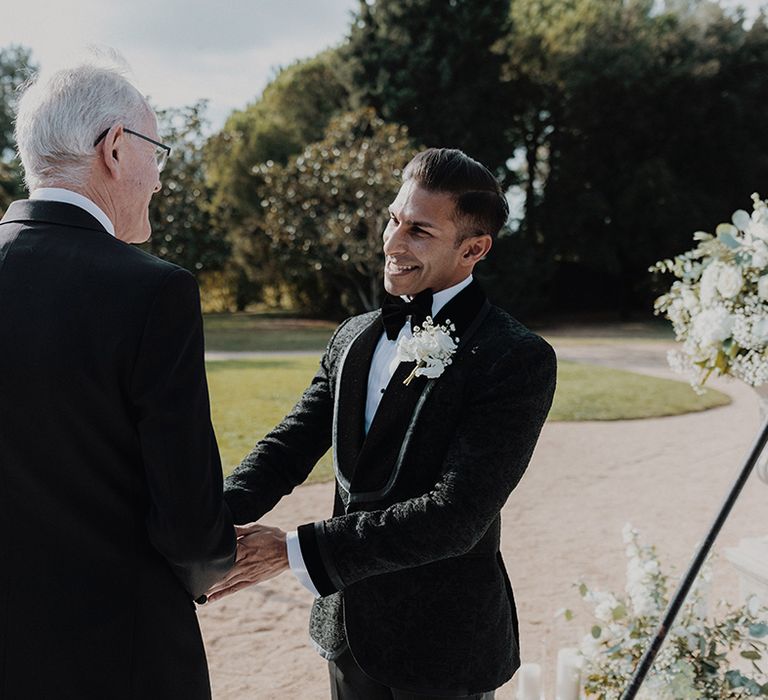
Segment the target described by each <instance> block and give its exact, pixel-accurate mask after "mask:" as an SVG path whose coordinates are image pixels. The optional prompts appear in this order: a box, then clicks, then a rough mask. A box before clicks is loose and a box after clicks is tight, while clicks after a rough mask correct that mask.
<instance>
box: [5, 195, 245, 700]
mask: <svg viewBox="0 0 768 700" xmlns="http://www.w3.org/2000/svg"><path fill="white" fill-rule="evenodd" d="M0 309H2V314H1V315H0V561H1V562H2V566H1V568H0V698H3V700H48V699H49V698H56V700H105V699H106V698H109V700H128V699H131V700H153V699H155V698H156V699H157V700H168V699H169V698H184V699H185V700H188V699H193V700H198V699H200V700H202V699H203V698H209V697H210V687H209V682H208V672H207V667H206V661H205V653H204V649H203V646H202V642H201V638H200V632H199V629H198V625H197V617H196V614H195V609H194V604H193V602H192V599H193V597H197V596H199V595H200V594H202V593H203V592H204V591H205V590H206V589H207V588H208V586H209V585H210V584H212V583H213V582H214V581H215V580H216V579H218V578H220V577H221V576H222V575H223V574H224V573H225V572H226V570H227V569H228V568H229V567H230V566H231V564H232V562H233V559H234V531H233V527H232V522H231V516H230V514H229V511H228V509H227V508H226V506H225V504H224V503H223V500H222V477H221V465H220V461H219V455H218V450H217V446H216V441H215V437H214V434H213V430H212V427H211V423H210V412H209V404H208V391H207V386H206V380H205V370H204V364H203V335H202V324H201V316H200V306H199V299H198V291H197V285H196V283H195V281H194V279H193V277H192V276H191V275H190V274H189V273H188V272H186V271H185V270H182V269H181V268H179V267H177V266H175V265H171V264H169V263H166V262H163V261H160V260H158V259H157V258H154V257H152V256H151V255H148V254H146V253H144V252H143V251H141V250H139V249H137V248H134V247H132V246H129V245H126V244H125V243H122V242H121V241H119V240H117V239H115V238H114V237H113V236H111V235H110V234H109V233H107V232H106V231H105V230H104V228H103V227H102V226H101V225H100V224H99V223H98V222H97V221H96V220H95V219H94V218H93V217H92V216H90V214H88V213H87V212H85V211H83V210H82V209H80V208H78V207H75V206H73V205H70V204H63V203H55V202H44V201H22V202H15V203H13V204H12V205H11V206H10V208H9V210H8V212H7V213H6V215H5V217H4V218H3V220H2V222H0Z"/></svg>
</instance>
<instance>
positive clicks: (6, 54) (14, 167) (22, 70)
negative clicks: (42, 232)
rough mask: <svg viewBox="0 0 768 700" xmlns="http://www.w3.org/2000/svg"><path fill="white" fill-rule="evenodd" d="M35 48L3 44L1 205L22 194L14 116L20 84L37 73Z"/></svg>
mask: <svg viewBox="0 0 768 700" xmlns="http://www.w3.org/2000/svg"><path fill="white" fill-rule="evenodd" d="M36 70H37V66H36V65H35V64H34V62H33V61H32V52H31V50H30V49H28V48H25V47H23V46H16V45H11V46H8V47H5V48H0V209H1V210H5V209H6V208H7V207H8V205H9V204H10V203H11V202H12V201H13V200H14V199H18V198H19V197H21V196H22V195H23V191H24V186H23V183H22V173H21V164H20V163H19V161H18V158H17V157H16V155H15V148H16V142H15V140H14V136H13V119H14V115H15V113H16V102H17V99H18V95H19V88H20V87H21V86H22V85H23V84H24V83H25V82H26V81H27V80H28V79H29V78H30V77H32V75H33V74H34V73H35V71H36Z"/></svg>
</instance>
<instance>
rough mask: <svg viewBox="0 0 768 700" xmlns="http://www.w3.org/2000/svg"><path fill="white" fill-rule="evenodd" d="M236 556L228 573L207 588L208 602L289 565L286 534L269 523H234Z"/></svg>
mask: <svg viewBox="0 0 768 700" xmlns="http://www.w3.org/2000/svg"><path fill="white" fill-rule="evenodd" d="M235 531H236V533H237V555H236V558H235V565H234V566H233V567H232V568H231V569H230V571H229V573H228V574H227V575H226V576H225V577H224V578H223V579H222V580H221V581H219V582H218V583H216V584H214V585H213V586H211V587H210V589H209V590H208V593H207V596H208V600H209V601H214V600H218V599H219V598H223V597H224V596H227V595H230V594H231V593H236V592H237V591H239V590H240V589H241V588H245V587H246V586H250V585H252V584H254V583H260V582H261V581H266V580H267V579H270V578H273V577H275V576H277V575H278V574H281V573H282V572H283V571H285V570H286V569H287V568H288V550H287V548H286V544H285V533H284V532H283V531H282V530H280V529H279V528H277V527H268V526H267V525H257V524H256V523H250V524H248V525H235Z"/></svg>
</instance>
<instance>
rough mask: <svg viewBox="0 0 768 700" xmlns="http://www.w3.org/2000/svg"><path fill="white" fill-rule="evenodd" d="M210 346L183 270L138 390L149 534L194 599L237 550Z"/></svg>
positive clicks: (156, 307)
mask: <svg viewBox="0 0 768 700" xmlns="http://www.w3.org/2000/svg"><path fill="white" fill-rule="evenodd" d="M203 345H204V343H203V327H202V316H201V313H200V298H199V293H198V288H197V283H196V282H195V279H194V277H192V275H191V274H190V273H188V272H187V271H186V270H182V269H175V270H173V271H171V272H170V273H168V274H167V275H166V276H165V278H164V279H163V281H162V282H161V284H160V285H159V288H158V290H157V292H156V294H155V298H154V301H153V303H152V306H151V308H150V310H149V313H148V317H147V321H146V325H145V328H144V332H143V335H142V338H141V341H140V346H139V350H138V355H137V358H136V362H135V365H134V368H133V373H132V378H131V384H130V394H131V398H132V401H133V405H134V410H135V412H136V416H137V431H138V437H139V441H140V444H141V452H142V456H143V461H144V468H145V473H146V479H147V484H148V488H149V498H150V508H149V513H148V514H147V530H148V532H149V537H150V540H151V542H152V544H153V545H154V546H155V548H156V549H157V550H158V551H159V552H160V554H161V555H162V556H163V557H164V558H165V559H166V561H167V562H168V564H169V565H170V566H171V568H172V569H173V571H174V572H175V573H176V575H177V576H178V578H179V579H180V581H181V582H182V584H183V585H184V587H185V588H186V589H187V591H188V592H189V593H190V595H191V596H192V597H193V598H198V597H199V596H201V595H202V594H203V593H204V592H205V591H206V590H207V589H208V588H209V587H210V586H211V585H212V584H213V583H215V582H216V581H217V580H219V579H220V578H221V577H222V576H223V575H224V574H225V573H226V572H227V571H228V570H229V568H230V567H231V566H232V564H233V563H234V557H235V532H234V528H233V526H232V517H231V515H230V513H229V509H228V508H227V506H226V505H225V504H224V501H223V498H222V473H221V461H220V458H219V451H218V447H217V445H216V437H215V435H214V432H213V426H212V425H211V418H210V406H209V400H208V386H207V383H206V377H205V364H204V357H203Z"/></svg>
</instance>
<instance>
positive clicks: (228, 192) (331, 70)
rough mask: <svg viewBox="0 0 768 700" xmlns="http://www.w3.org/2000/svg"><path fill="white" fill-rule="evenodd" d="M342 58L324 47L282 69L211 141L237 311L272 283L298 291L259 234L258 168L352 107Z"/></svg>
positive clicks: (279, 159)
mask: <svg viewBox="0 0 768 700" xmlns="http://www.w3.org/2000/svg"><path fill="white" fill-rule="evenodd" d="M336 61H337V58H336V56H335V54H334V52H332V51H326V52H324V53H322V54H320V55H318V56H316V57H314V58H311V59H309V60H306V61H299V62H296V63H294V64H292V65H290V66H288V67H287V68H284V69H283V70H281V71H280V72H279V73H278V74H277V76H276V77H275V79H274V80H273V81H272V82H271V83H270V84H269V85H267V87H266V88H265V89H264V92H263V94H262V96H261V98H260V99H259V100H257V101H256V102H255V103H253V104H252V105H250V106H249V107H247V108H246V109H245V110H241V111H236V112H234V113H233V114H232V115H231V116H230V117H229V119H228V120H227V122H226V124H225V125H224V128H223V129H222V130H221V132H220V133H218V134H216V135H215V136H213V137H212V138H211V139H210V140H209V142H208V145H207V148H206V158H207V161H208V164H209V168H208V183H209V185H210V187H211V188H212V190H213V213H214V225H215V226H216V227H217V228H218V229H221V230H224V231H226V232H227V234H228V237H229V240H230V242H231V245H232V265H233V267H234V268H235V270H236V271H237V276H238V284H237V286H238V302H237V304H238V307H239V308H243V307H244V306H245V305H246V304H247V303H248V302H251V301H255V300H259V299H263V296H264V293H265V290H266V289H268V288H272V289H277V288H281V287H285V286H286V285H287V286H288V287H293V291H294V292H295V291H296V288H295V285H293V282H297V280H296V279H295V275H288V273H287V272H285V271H283V270H282V269H281V268H280V267H279V266H278V265H276V263H275V261H274V260H272V259H271V258H270V255H269V245H268V241H267V239H266V238H265V237H264V235H263V232H262V231H261V217H262V209H261V206H260V202H261V201H262V199H263V198H264V197H265V196H266V194H267V192H266V191H265V190H264V182H263V178H262V176H261V174H260V171H259V167H260V166H261V165H263V164H270V163H278V164H283V163H285V162H286V161H287V160H288V159H289V157H291V156H292V155H295V154H297V153H300V152H301V150H302V149H303V148H304V146H305V145H306V144H308V143H311V142H313V141H317V140H319V139H320V138H322V135H323V132H324V130H325V127H326V126H327V124H328V121H329V119H330V118H331V116H332V115H334V114H336V113H338V112H340V111H342V110H343V109H345V108H346V105H347V92H346V89H345V88H344V87H343V85H342V84H341V82H340V81H339V79H338V77H337V75H336V72H337V68H336ZM288 276H290V278H291V281H290V283H289V280H288ZM315 298H316V297H315Z"/></svg>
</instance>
